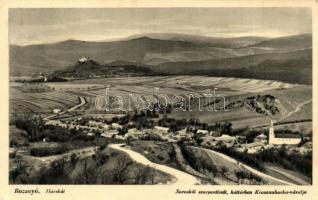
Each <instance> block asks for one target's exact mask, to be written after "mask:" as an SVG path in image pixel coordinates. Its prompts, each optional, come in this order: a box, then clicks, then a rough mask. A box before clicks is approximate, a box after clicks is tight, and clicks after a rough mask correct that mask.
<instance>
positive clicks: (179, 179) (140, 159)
mask: <svg viewBox="0 0 318 200" xmlns="http://www.w3.org/2000/svg"><path fill="white" fill-rule="evenodd" d="M122 146H123V144H111V145H109V146H108V147H110V148H112V149H115V150H119V151H122V152H125V153H127V154H128V155H129V156H130V158H131V159H132V160H134V161H136V162H137V163H140V164H142V165H146V166H147V165H148V166H150V167H152V168H154V169H156V170H159V171H162V172H164V173H166V174H169V175H171V176H172V177H174V178H175V180H174V181H173V182H171V183H170V184H177V185H198V184H200V182H199V180H198V179H197V178H195V177H194V176H191V175H190V174H187V173H185V172H182V171H180V170H177V169H174V168H171V167H168V166H165V165H160V164H156V163H153V162H151V161H149V160H148V159H147V158H145V157H144V156H143V155H141V154H139V153H137V152H135V151H132V150H130V149H127V148H124V147H122Z"/></svg>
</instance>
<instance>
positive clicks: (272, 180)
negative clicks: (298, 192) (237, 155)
mask: <svg viewBox="0 0 318 200" xmlns="http://www.w3.org/2000/svg"><path fill="white" fill-rule="evenodd" d="M193 148H198V147H193ZM201 149H202V150H204V151H205V152H207V153H208V155H209V154H210V153H212V154H214V155H215V156H218V157H219V158H221V159H224V160H226V161H228V162H229V163H231V164H233V165H238V166H240V167H243V168H244V169H245V170H247V171H249V172H250V173H252V174H255V175H257V176H259V177H261V178H262V179H263V180H265V181H266V182H267V183H268V184H270V185H294V184H293V183H290V182H287V181H284V180H281V179H278V178H275V177H272V176H269V175H267V174H264V173H263V172H260V171H258V170H256V169H254V168H252V167H250V166H248V165H245V164H243V163H241V162H239V161H237V160H235V159H233V158H231V157H229V156H227V155H225V154H222V153H219V152H216V151H213V150H210V149H204V148H201Z"/></svg>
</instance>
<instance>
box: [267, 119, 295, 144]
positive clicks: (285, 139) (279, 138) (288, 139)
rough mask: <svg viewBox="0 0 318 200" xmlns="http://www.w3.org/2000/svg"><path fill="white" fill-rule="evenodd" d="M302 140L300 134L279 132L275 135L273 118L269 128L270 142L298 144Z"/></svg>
mask: <svg viewBox="0 0 318 200" xmlns="http://www.w3.org/2000/svg"><path fill="white" fill-rule="evenodd" d="M300 142H301V138H300V136H299V135H295V134H277V135H275V132H274V122H273V120H271V125H270V128H269V139H268V143H269V144H273V145H283V144H290V145H297V144H299V143H300Z"/></svg>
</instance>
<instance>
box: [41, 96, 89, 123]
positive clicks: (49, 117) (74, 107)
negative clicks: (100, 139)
mask: <svg viewBox="0 0 318 200" xmlns="http://www.w3.org/2000/svg"><path fill="white" fill-rule="evenodd" d="M79 99H80V103H79V104H77V105H75V106H73V107H71V108H69V109H68V110H66V111H63V112H60V113H58V114H54V115H50V116H47V117H45V118H43V119H44V120H50V119H52V118H53V117H55V116H57V115H63V114H65V113H66V112H71V111H74V110H75V109H77V108H79V107H81V106H84V105H85V104H86V100H85V98H84V97H79Z"/></svg>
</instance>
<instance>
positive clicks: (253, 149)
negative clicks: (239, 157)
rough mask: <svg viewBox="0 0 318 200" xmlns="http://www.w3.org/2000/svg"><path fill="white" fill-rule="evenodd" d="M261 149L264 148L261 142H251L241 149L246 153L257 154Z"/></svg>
mask: <svg viewBox="0 0 318 200" xmlns="http://www.w3.org/2000/svg"><path fill="white" fill-rule="evenodd" d="M262 148H264V143H262V142H253V143H249V144H243V145H242V149H243V150H247V152H248V153H257V152H258V151H259V150H261V149H262Z"/></svg>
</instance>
